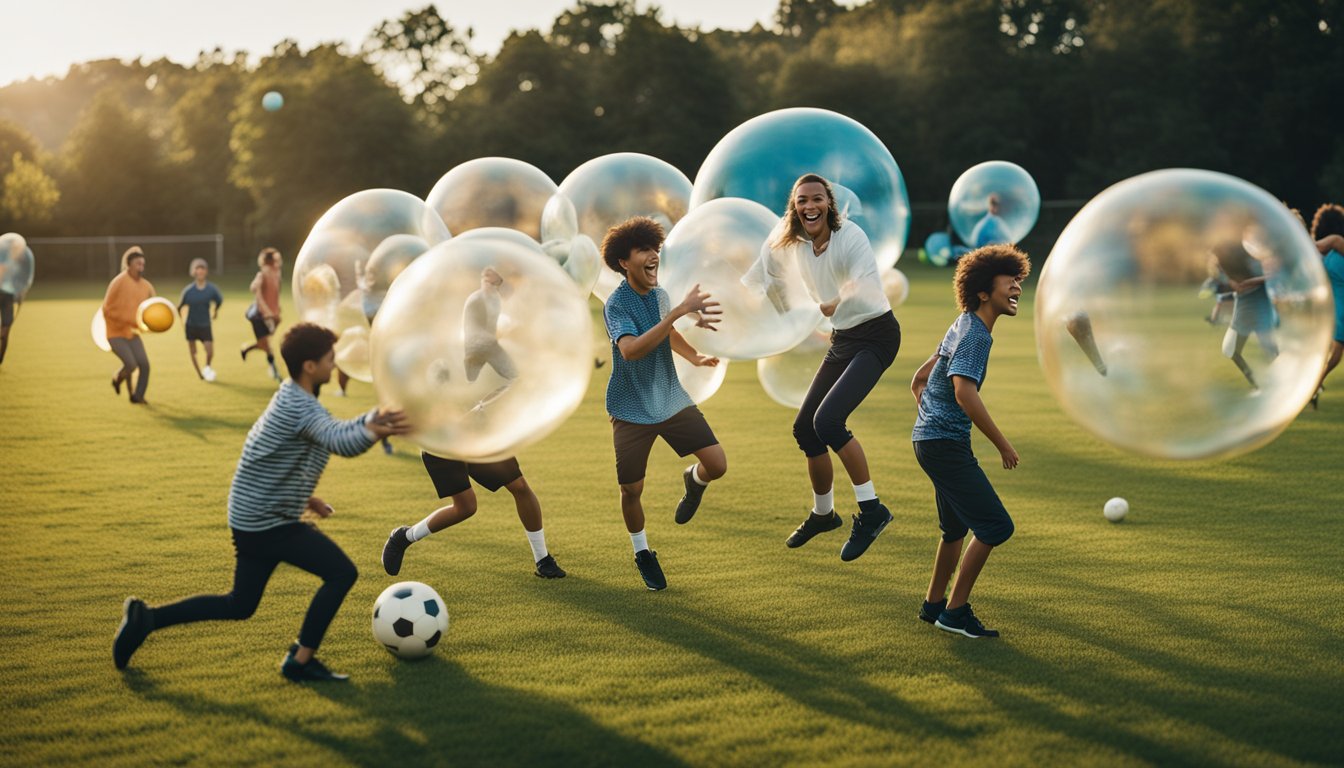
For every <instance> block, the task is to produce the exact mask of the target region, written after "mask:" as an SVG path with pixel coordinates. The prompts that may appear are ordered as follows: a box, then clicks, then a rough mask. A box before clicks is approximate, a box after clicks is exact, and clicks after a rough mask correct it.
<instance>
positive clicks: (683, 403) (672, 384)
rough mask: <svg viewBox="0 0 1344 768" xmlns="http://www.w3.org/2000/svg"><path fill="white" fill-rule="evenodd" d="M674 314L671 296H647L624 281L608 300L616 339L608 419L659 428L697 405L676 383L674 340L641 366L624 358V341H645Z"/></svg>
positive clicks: (609, 325) (658, 291)
mask: <svg viewBox="0 0 1344 768" xmlns="http://www.w3.org/2000/svg"><path fill="white" fill-rule="evenodd" d="M669 311H671V301H670V300H669V299H668V297H667V291H664V290H663V289H662V288H654V289H653V290H651V291H649V292H648V293H646V294H644V295H643V296H641V295H639V294H638V293H636V292H635V289H633V288H631V287H630V283H628V282H626V281H625V280H622V281H621V284H620V286H619V287H617V288H616V290H614V291H612V292H611V296H609V297H607V304H606V306H605V307H603V309H602V315H603V317H604V318H605V319H606V322H607V335H608V336H610V337H611V380H610V381H608V382H607V413H609V414H611V415H612V417H614V418H617V419H620V420H621V421H629V422H632V423H634V424H658V423H660V422H664V421H667V420H668V419H670V418H672V417H673V416H675V415H677V414H678V413H680V412H681V411H683V410H685V409H686V408H689V407H691V406H692V405H694V403H693V402H691V396H690V395H688V394H686V390H685V389H684V388H682V386H681V381H680V380H678V379H677V369H676V366H675V365H673V363H672V340H671V338H670V337H669V338H666V339H663V340H662V342H661V343H660V344H659V345H658V346H657V347H655V348H654V350H653V351H652V352H650V353H649V354H647V355H645V356H644V357H641V358H640V359H638V360H626V359H624V358H622V357H621V350H620V347H618V346H617V342H618V341H620V340H621V337H622V336H642V335H643V334H644V333H645V332H647V331H648V330H649V329H650V328H652V327H653V326H655V325H657V324H658V322H659V321H661V320H662V319H663V318H664V317H666V316H667V313H668V312H669Z"/></svg>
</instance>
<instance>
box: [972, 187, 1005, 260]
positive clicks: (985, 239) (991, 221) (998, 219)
mask: <svg viewBox="0 0 1344 768" xmlns="http://www.w3.org/2000/svg"><path fill="white" fill-rule="evenodd" d="M986 205H987V207H988V210H987V211H985V216H984V218H982V219H980V221H977V222H976V223H975V229H972V230H971V242H970V246H971V247H972V248H983V247H985V246H986V245H999V244H1002V243H1009V244H1011V243H1012V242H1013V237H1012V235H1010V234H1008V224H1007V223H1006V222H1005V221H1004V220H1003V217H1002V216H1000V215H999V212H1000V210H1001V207H1002V205H1001V203H1000V202H999V196H998V194H997V193H990V195H989V199H988V200H987V201H986Z"/></svg>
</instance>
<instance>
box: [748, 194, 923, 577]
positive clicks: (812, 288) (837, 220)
mask: <svg viewBox="0 0 1344 768" xmlns="http://www.w3.org/2000/svg"><path fill="white" fill-rule="evenodd" d="M790 258H792V259H793V260H794V261H795V263H797V265H798V268H799V271H800V272H801V273H802V276H803V282H804V283H805V284H806V286H807V289H808V293H809V294H810V295H811V296H812V298H813V299H814V300H815V301H817V302H818V303H819V305H820V309H821V313H822V315H824V316H826V317H829V318H830V319H831V323H832V324H833V325H834V327H835V331H834V332H833V333H832V334H831V347H830V349H829V350H828V351H827V352H826V356H825V358H824V359H823V360H822V361H821V366H820V367H819V368H818V369H817V373H816V375H815V376H814V377H813V379H812V385H811V386H810V387H809V388H808V390H807V395H806V396H805V397H804V398H803V404H802V406H801V407H800V408H799V409H798V416H797V418H796V419H795V420H794V422H793V436H794V439H795V440H797V442H798V447H799V449H801V450H802V452H803V455H804V456H805V457H806V458H807V474H808V478H809V480H810V481H811V484H812V500H813V507H812V511H811V513H810V514H809V515H808V516H807V519H806V520H804V521H803V523H802V525H799V526H798V528H797V530H795V531H794V532H793V533H792V534H791V535H790V536H789V538H788V540H787V541H786V542H785V544H786V545H787V546H789V547H790V548H794V547H801V546H803V545H804V544H806V543H807V542H808V541H811V540H812V538H813V537H814V536H817V535H818V534H821V533H825V532H827V531H833V530H835V529H836V528H839V527H841V526H842V525H844V521H843V520H842V519H841V517H840V515H839V514H837V513H836V511H835V494H834V488H833V485H834V474H835V470H834V469H833V467H832V465H831V457H830V451H834V452H835V455H836V456H839V457H840V462H841V463H842V464H843V465H844V467H845V471H846V472H847V473H848V475H849V480H850V483H851V484H852V485H853V487H854V499H855V501H857V502H858V505H859V513H858V514H857V515H854V516H853V519H854V525H853V528H852V529H851V531H850V535H849V540H848V541H846V542H845V544H844V546H843V547H842V548H841V550H840V559H841V560H846V561H848V560H854V559H855V558H857V557H859V556H860V555H862V554H863V553H864V552H865V551H867V549H868V546H869V545H870V544H872V542H873V541H874V540H875V539H876V538H877V536H878V534H880V533H881V532H882V530H883V529H884V528H886V527H887V524H888V523H890V522H891V520H892V515H891V512H889V511H888V510H887V508H886V507H885V506H883V505H882V502H881V501H879V500H878V497H877V491H876V490H875V488H874V487H873V480H872V476H871V475H870V474H869V472H868V458H867V456H866V455H865V454H864V452H863V446H861V445H860V444H859V441H858V439H856V438H855V437H854V434H853V433H852V432H850V431H849V429H848V428H847V427H846V426H845V422H846V421H847V420H848V419H849V416H850V414H851V413H853V412H854V410H855V409H856V408H858V407H859V405H860V404H862V403H863V401H864V398H866V397H867V396H868V393H869V392H871V391H872V390H873V387H875V386H877V382H878V380H879V379H880V378H881V377H882V374H883V373H885V372H886V370H887V369H888V368H889V367H890V366H891V364H892V362H893V361H895V359H896V353H897V352H898V351H899V350H900V348H901V325H900V323H898V322H896V315H895V314H893V313H892V311H891V303H890V302H889V301H888V300H887V296H886V292H885V291H883V290H882V278H881V277H880V276H879V275H878V269H877V260H876V259H875V258H874V256H873V248H872V245H871V244H870V243H869V242H868V235H866V234H864V231H863V230H862V229H860V228H859V225H857V224H855V223H854V222H852V221H849V220H847V219H842V218H841V217H840V212H839V210H838V209H837V207H836V202H835V194H834V193H833V192H832V188H831V183H830V182H829V181H827V180H826V179H825V178H823V177H821V176H818V175H817V174H814V173H809V174H805V175H803V176H801V177H799V178H798V180H797V181H795V182H794V184H793V189H792V191H791V192H790V195H789V201H788V209H787V210H786V211H785V212H784V215H783V217H782V218H781V219H780V223H779V225H778V226H777V227H776V228H775V230H774V231H773V232H772V233H771V239H770V240H769V241H768V242H766V243H765V245H764V246H763V247H762V249H761V257H760V259H758V260H757V262H756V264H755V265H753V266H752V268H751V271H749V272H748V273H747V275H746V276H744V277H743V282H744V283H747V284H749V285H756V286H758V287H763V288H764V289H765V292H766V296H768V297H769V298H770V300H771V301H772V302H773V303H774V304H775V306H776V308H778V309H780V310H781V311H783V310H786V309H787V307H786V306H785V305H784V304H785V302H784V297H783V293H782V291H780V290H779V285H780V278H781V276H782V271H781V266H782V264H784V263H785V262H786V260H787V259H790Z"/></svg>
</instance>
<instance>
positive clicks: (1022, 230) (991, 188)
mask: <svg viewBox="0 0 1344 768" xmlns="http://www.w3.org/2000/svg"><path fill="white" fill-rule="evenodd" d="M991 208H993V210H991ZM947 215H948V216H949V217H951V219H952V226H953V227H954V228H955V229H956V230H957V235H958V236H959V237H961V240H962V242H964V243H966V244H967V245H969V246H970V247H972V248H979V247H981V246H983V245H992V244H995V243H1018V242H1021V241H1022V238H1024V237H1026V236H1027V233H1028V232H1030V231H1031V228H1032V227H1034V226H1036V218H1037V217H1038V216H1040V215H1041V191H1040V190H1039V189H1037V188H1036V181H1035V180H1034V179H1032V178H1031V174H1029V173H1027V171H1026V169H1024V168H1023V167H1022V166H1020V165H1016V164H1014V163H1009V162H1006V161H1003V160H991V161H989V162H987V163H980V164H979V165H976V166H972V167H971V168H970V169H969V170H967V171H966V172H965V173H963V174H961V177H960V178H958V179H957V183H956V184H953V185H952V192H951V193H950V194H949V195H948V196H947Z"/></svg>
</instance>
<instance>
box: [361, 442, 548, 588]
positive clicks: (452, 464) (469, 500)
mask: <svg viewBox="0 0 1344 768" xmlns="http://www.w3.org/2000/svg"><path fill="white" fill-rule="evenodd" d="M421 459H423V460H424V463H425V471H427V472H428V473H429V479H430V480H431V481H433V483H434V490H435V491H437V492H438V494H439V498H440V499H446V498H449V497H452V500H453V503H451V504H449V505H448V506H446V507H440V508H439V509H436V510H434V512H433V513H431V514H430V515H429V516H428V517H426V518H425V519H424V520H421V521H420V522H418V523H416V524H415V525H413V526H405V525H403V526H399V527H398V528H396V529H394V530H393V531H392V534H391V535H390V536H388V537H387V543H386V544H384V545H383V570H385V571H387V575H389V576H396V575H397V574H398V573H400V572H401V561H402V558H403V557H404V556H405V554H406V549H407V547H409V546H411V545H412V544H414V543H415V542H417V541H420V540H421V539H423V538H425V537H426V536H428V535H430V534H431V533H438V532H439V531H442V530H443V529H444V528H447V527H449V526H452V525H457V524H458V523H460V522H462V521H463V520H466V519H467V518H469V517H471V516H472V515H474V514H476V491H475V490H473V489H472V487H471V481H472V480H475V481H476V482H477V484H479V485H480V486H481V487H483V488H485V489H486V490H488V491H490V492H491V493H494V492H495V491H498V490H499V489H500V488H507V489H509V493H511V494H513V503H514V506H515V507H517V509H518V520H519V521H521V522H522V524H523V530H524V531H525V532H526V533H527V542H528V544H530V545H531V547H532V561H533V563H535V564H536V571H535V572H536V574H537V576H539V577H541V578H543V579H563V578H564V577H565V572H564V570H563V569H561V568H560V566H559V565H557V564H556V562H555V557H554V556H552V555H551V553H550V551H548V550H547V549H546V532H545V531H544V530H543V529H542V527H541V502H539V501H537V494H535V493H533V492H532V487H531V486H530V485H528V484H527V478H525V477H523V470H522V468H520V467H519V466H518V460H517V459H515V458H508V459H504V460H502V461H495V462H489V463H486V464H468V463H466V462H465V461H457V460H455V459H445V458H441V457H439V456H435V455H433V454H430V453H423V454H421Z"/></svg>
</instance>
